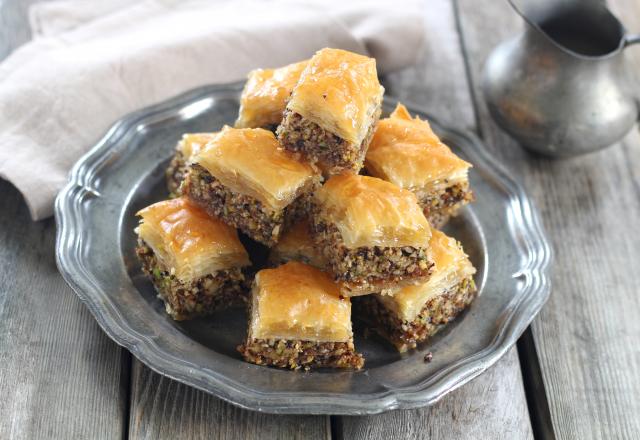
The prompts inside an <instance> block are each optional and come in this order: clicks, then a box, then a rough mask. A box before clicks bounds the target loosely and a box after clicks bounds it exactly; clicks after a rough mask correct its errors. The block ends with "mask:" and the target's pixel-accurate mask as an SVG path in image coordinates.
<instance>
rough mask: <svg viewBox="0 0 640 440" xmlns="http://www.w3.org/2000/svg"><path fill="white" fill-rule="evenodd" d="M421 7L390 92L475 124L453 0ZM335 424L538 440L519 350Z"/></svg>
mask: <svg viewBox="0 0 640 440" xmlns="http://www.w3.org/2000/svg"><path fill="white" fill-rule="evenodd" d="M424 10H425V19H426V23H425V26H426V31H427V35H426V41H427V44H426V47H425V54H424V56H423V58H422V60H421V61H420V63H419V64H418V65H417V66H416V67H414V68H411V69H406V70H405V71H403V72H399V73H397V74H393V75H390V76H389V78H388V81H387V82H386V83H385V87H386V88H387V93H390V94H392V95H394V96H397V97H399V98H400V99H401V100H402V99H405V100H409V101H411V102H413V103H416V104H418V105H420V106H421V107H423V108H425V109H426V110H428V111H429V112H431V113H433V114H434V115H437V116H438V118H439V119H440V120H442V121H446V123H448V124H453V125H454V126H458V127H463V128H469V129H474V128H475V113H474V110H473V104H472V100H471V96H470V94H469V84H468V83H467V79H466V73H465V64H464V59H463V56H462V50H461V46H460V40H459V37H458V33H457V30H456V22H455V16H454V8H453V6H452V3H451V2H450V1H447V0H430V1H428V2H425V7H424ZM434 355H437V353H435V354H434ZM338 428H339V430H340V431H341V432H342V433H343V438H345V439H389V438H412V439H413V438H416V439H427V438H434V439H468V438H478V439H496V438H508V439H528V438H532V437H533V436H532V430H531V424H530V419H529V413H528V409H527V403H526V399H525V394H524V390H523V385H522V376H521V373H520V365H519V361H518V356H517V353H516V350H515V348H514V349H512V350H510V351H509V352H508V354H507V355H506V356H505V357H504V358H503V359H502V360H500V361H499V362H498V363H497V364H496V365H495V366H494V367H493V368H492V369H490V370H489V371H488V372H486V373H485V374H483V375H481V376H480V377H478V378H476V379H475V380H474V381H472V382H471V383H469V384H467V385H465V386H463V387H462V388H459V389H458V390H456V391H455V392H453V393H451V394H449V395H447V396H445V397H444V398H443V399H442V401H441V402H439V403H438V404H437V405H435V406H433V407H431V408H425V409H417V410H411V411H394V412H389V413H386V414H381V415H377V416H370V417H342V418H340V422H339V423H338Z"/></svg>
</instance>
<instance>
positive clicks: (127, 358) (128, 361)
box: [120, 348, 133, 440]
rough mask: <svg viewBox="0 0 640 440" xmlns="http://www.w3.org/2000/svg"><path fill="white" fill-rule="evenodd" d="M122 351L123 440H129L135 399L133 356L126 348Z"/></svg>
mask: <svg viewBox="0 0 640 440" xmlns="http://www.w3.org/2000/svg"><path fill="white" fill-rule="evenodd" d="M121 350H122V361H121V364H120V375H121V376H120V377H121V379H120V381H121V389H122V396H121V401H122V402H123V408H122V439H123V440H129V426H130V423H131V420H130V419H131V400H132V399H133V394H132V389H133V383H132V381H133V374H132V373H133V372H132V369H133V359H132V358H133V355H132V354H131V353H130V352H129V350H126V349H124V348H121Z"/></svg>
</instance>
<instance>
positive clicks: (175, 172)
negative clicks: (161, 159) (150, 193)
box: [165, 133, 217, 197]
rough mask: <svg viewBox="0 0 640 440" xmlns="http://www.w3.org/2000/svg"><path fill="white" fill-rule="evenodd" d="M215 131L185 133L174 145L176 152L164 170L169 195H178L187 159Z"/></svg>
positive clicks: (186, 169) (185, 172) (187, 165)
mask: <svg viewBox="0 0 640 440" xmlns="http://www.w3.org/2000/svg"><path fill="white" fill-rule="evenodd" d="M216 134H217V133H187V134H184V135H182V139H180V141H179V142H178V145H176V152H175V154H174V156H173V158H172V159H171V162H170V163H169V167H168V168H167V171H166V173H165V174H166V178H167V188H168V189H169V196H170V197H175V196H178V195H180V194H179V193H180V191H179V189H180V184H181V183H182V181H183V180H184V176H185V175H186V174H187V171H188V170H189V159H190V158H191V156H193V155H194V154H196V153H198V152H199V151H200V150H201V149H202V148H203V147H204V146H205V145H206V144H207V142H209V141H210V140H211V139H213V138H214V136H215V135H216Z"/></svg>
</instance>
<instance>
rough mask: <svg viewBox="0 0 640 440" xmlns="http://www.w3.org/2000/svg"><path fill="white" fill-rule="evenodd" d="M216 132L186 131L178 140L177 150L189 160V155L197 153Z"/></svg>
mask: <svg viewBox="0 0 640 440" xmlns="http://www.w3.org/2000/svg"><path fill="white" fill-rule="evenodd" d="M217 134H218V133H186V134H183V135H182V139H180V142H178V151H180V152H181V153H182V155H183V156H184V157H185V158H186V160H189V159H190V158H191V156H193V155H195V154H198V153H199V152H200V150H202V149H203V148H204V146H205V145H207V143H208V142H210V141H211V140H213V139H214V138H215V137H216V136H217Z"/></svg>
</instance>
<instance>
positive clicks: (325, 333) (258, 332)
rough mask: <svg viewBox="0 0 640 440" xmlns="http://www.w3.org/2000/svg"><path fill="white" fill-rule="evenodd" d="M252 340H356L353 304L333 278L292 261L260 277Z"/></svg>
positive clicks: (254, 299) (252, 326)
mask: <svg viewBox="0 0 640 440" xmlns="http://www.w3.org/2000/svg"><path fill="white" fill-rule="evenodd" d="M253 296H254V298H253V301H254V302H253V316H252V323H251V337H252V338H256V339H288V340H307V341H318V342H345V341H348V340H350V339H351V338H352V336H353V334H352V331H351V302H350V301H349V299H348V298H343V297H341V296H340V292H339V289H338V286H337V285H336V284H335V283H334V282H333V280H332V279H331V277H330V276H329V275H328V274H326V273H324V272H322V271H320V270H319V269H316V268H314V267H312V266H309V265H307V264H303V263H299V262H297V261H292V262H289V263H286V264H284V265H282V266H279V267H277V268H275V269H263V270H261V271H260V272H258V274H257V275H256V279H255V284H254V289H253Z"/></svg>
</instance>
